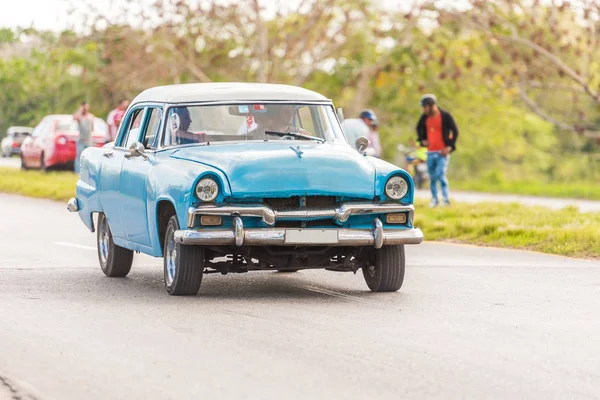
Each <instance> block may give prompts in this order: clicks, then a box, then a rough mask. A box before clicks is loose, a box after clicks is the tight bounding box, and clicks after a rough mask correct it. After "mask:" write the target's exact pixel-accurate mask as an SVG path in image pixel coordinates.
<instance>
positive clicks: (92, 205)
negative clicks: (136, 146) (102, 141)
mask: <svg viewBox="0 0 600 400" xmlns="http://www.w3.org/2000/svg"><path fill="white" fill-rule="evenodd" d="M102 152H103V151H102V150H101V149H98V148H93V147H90V148H87V149H85V150H84V151H83V152H82V153H81V163H80V168H79V171H80V172H79V173H80V175H79V180H78V181H77V185H76V193H77V205H78V207H79V218H81V220H82V221H83V223H84V224H85V226H87V228H88V229H89V230H90V231H91V232H94V230H95V228H94V220H93V218H92V216H93V213H95V212H102V211H103V210H102V204H101V203H100V196H99V192H98V183H99V182H100V173H101V170H102V158H103V157H102Z"/></svg>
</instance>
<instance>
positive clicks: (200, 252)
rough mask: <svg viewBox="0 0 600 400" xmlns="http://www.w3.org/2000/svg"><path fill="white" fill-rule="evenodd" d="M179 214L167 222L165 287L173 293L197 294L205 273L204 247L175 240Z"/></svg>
mask: <svg viewBox="0 0 600 400" xmlns="http://www.w3.org/2000/svg"><path fill="white" fill-rule="evenodd" d="M177 230H179V222H178V221H177V216H175V215H174V216H172V217H171V219H170V220H169V223H168V224H167V230H166V233H165V244H164V257H163V258H164V270H165V271H164V272H165V289H167V293H169V294H171V295H192V296H193V295H196V294H198V291H199V290H200V284H201V283H202V274H203V273H204V248H203V247H201V246H186V245H184V244H181V243H176V242H175V231H177Z"/></svg>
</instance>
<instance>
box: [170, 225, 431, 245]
mask: <svg viewBox="0 0 600 400" xmlns="http://www.w3.org/2000/svg"><path fill="white" fill-rule="evenodd" d="M380 222H381V221H380ZM286 230H287V229H285V228H265V229H254V228H253V229H243V231H242V232H243V239H241V240H240V239H238V238H240V236H237V235H238V233H236V232H235V231H234V230H233V229H231V230H229V229H228V230H178V231H175V240H176V241H177V242H178V243H181V244H186V245H204V246H207V245H213V246H219V245H221V246H225V245H237V243H239V242H242V243H243V245H244V246H298V245H299V244H298V243H294V244H293V245H287V244H286V243H285V232H286ZM307 230H308V231H310V230H311V229H307ZM335 230H336V231H337V234H338V242H337V243H335V244H331V243H327V244H323V246H375V247H376V248H380V247H377V246H378V244H379V243H381V246H386V245H400V244H419V243H421V242H422V241H423V232H421V230H420V229H418V228H412V229H398V230H384V229H383V228H382V229H381V231H379V230H378V229H377V228H375V229H373V230H371V229H345V228H340V229H335ZM376 232H377V233H376ZM379 234H381V236H378V235H379ZM306 244H307V245H310V246H318V244H315V243H314V241H307V243H306Z"/></svg>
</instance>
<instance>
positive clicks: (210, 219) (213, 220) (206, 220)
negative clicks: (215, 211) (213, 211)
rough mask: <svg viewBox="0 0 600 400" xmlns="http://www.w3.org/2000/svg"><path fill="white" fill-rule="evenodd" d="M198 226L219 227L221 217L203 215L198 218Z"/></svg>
mask: <svg viewBox="0 0 600 400" xmlns="http://www.w3.org/2000/svg"><path fill="white" fill-rule="evenodd" d="M200 225H205V226H216V225H221V217H219V216H218V215H203V216H201V217H200Z"/></svg>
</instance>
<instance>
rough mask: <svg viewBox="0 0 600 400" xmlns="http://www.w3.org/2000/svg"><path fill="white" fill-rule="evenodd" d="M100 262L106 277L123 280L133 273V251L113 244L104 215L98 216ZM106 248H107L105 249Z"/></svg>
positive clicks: (97, 236)
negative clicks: (130, 272)
mask: <svg viewBox="0 0 600 400" xmlns="http://www.w3.org/2000/svg"><path fill="white" fill-rule="evenodd" d="M96 238H97V247H98V261H99V262H100V268H102V272H104V275H106V276H110V277H111V278H122V277H124V276H127V274H128V273H129V271H131V264H132V263H133V251H132V250H129V249H126V248H124V247H121V246H117V245H116V244H115V243H114V242H113V237H112V233H111V232H110V226H109V225H108V220H107V219H106V215H104V213H100V214H99V215H98V232H97V235H96ZM104 246H106V248H104Z"/></svg>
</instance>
